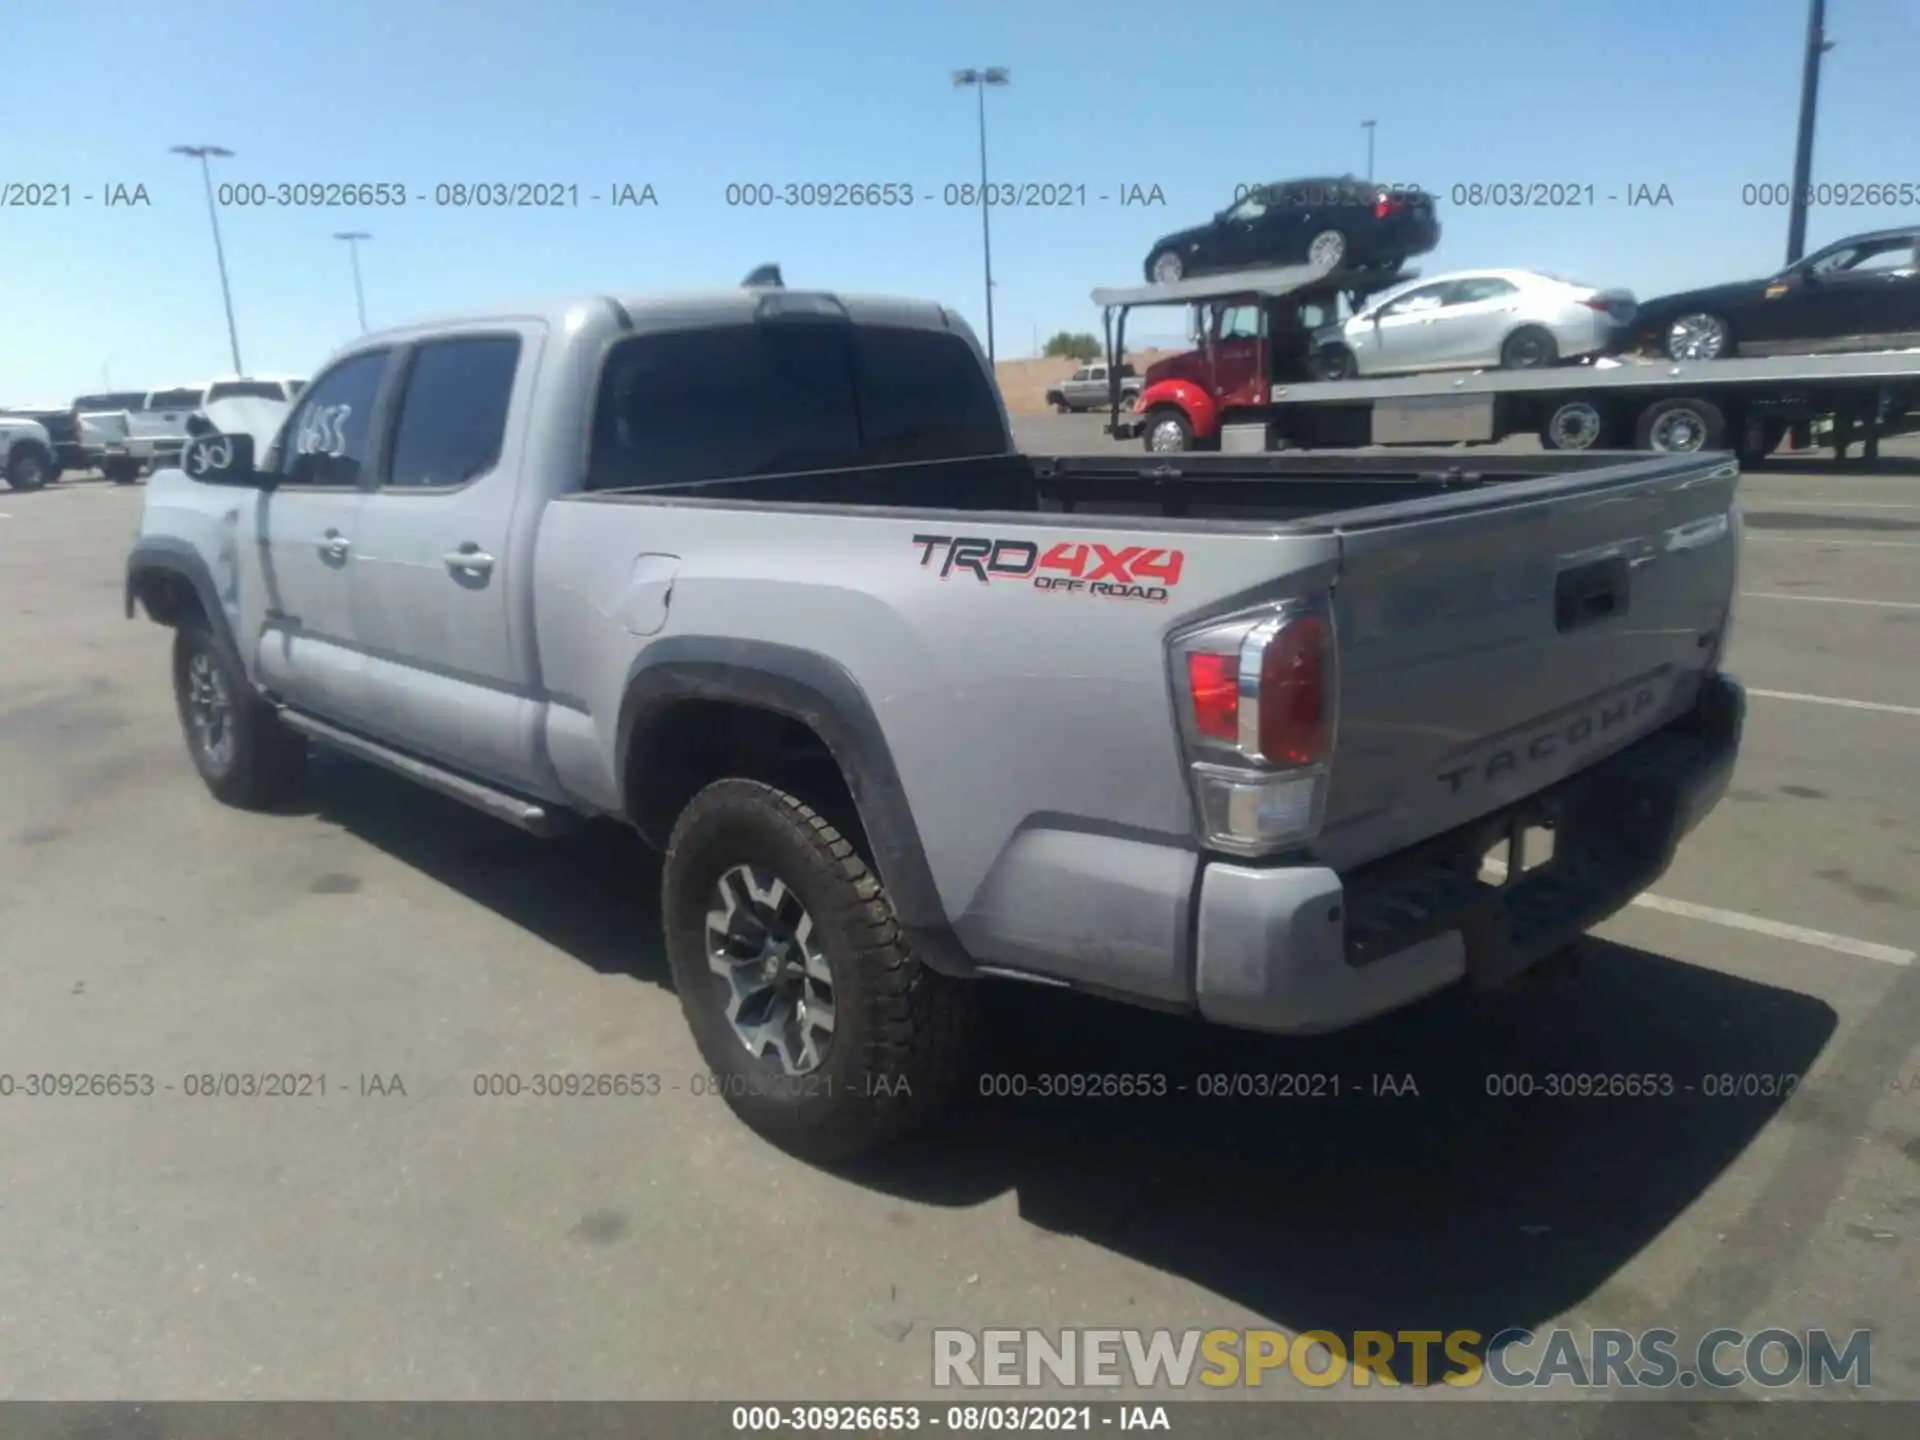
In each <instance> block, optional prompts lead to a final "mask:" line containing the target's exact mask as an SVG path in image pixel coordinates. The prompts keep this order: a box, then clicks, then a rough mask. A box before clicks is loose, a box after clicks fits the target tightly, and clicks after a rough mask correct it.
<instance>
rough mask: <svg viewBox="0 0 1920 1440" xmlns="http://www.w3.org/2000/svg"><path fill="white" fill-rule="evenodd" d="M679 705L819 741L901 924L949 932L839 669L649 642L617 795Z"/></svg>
mask: <svg viewBox="0 0 1920 1440" xmlns="http://www.w3.org/2000/svg"><path fill="white" fill-rule="evenodd" d="M683 700H719V701H730V702H733V703H735V704H740V705H747V706H752V707H755V708H758V709H762V710H770V711H773V712H774V713H776V714H780V715H784V716H786V717H788V718H789V719H792V720H797V721H799V722H800V723H801V724H803V725H805V726H806V727H807V728H808V729H810V730H812V731H813V733H814V734H816V735H818V736H819V737H820V739H821V740H822V741H823V742H824V743H825V745H826V747H827V750H828V751H829V753H831V754H832V756H833V758H834V761H835V763H836V764H837V765H838V766H839V767H840V773H841V775H842V776H843V777H844V778H845V779H846V782H847V788H848V790H850V791H851V792H852V794H853V803H854V806H855V808H856V809H857V810H858V811H859V814H860V823H861V824H862V826H864V827H865V829H866V832H867V839H868V841H869V843H870V844H871V845H872V847H873V861H874V866H875V868H876V869H877V870H878V871H879V872H880V882H881V883H882V884H883V885H885V886H886V887H887V893H888V896H889V897H890V898H891V900H892V902H893V909H894V914H895V915H896V916H897V917H898V919H899V921H900V923H901V924H902V925H903V926H906V927H907V928H908V929H909V930H913V931H915V932H934V931H944V930H945V929H946V928H947V924H948V921H947V915H946V908H945V906H944V905H943V904H942V903H941V900H940V891H939V887H938V886H937V885H935V883H934V878H933V871H932V868H931V867H930V866H929V865H928V863H927V857H926V851H925V849H924V848H923V846H922V844H921V841H920V829H919V826H918V825H917V824H915V822H914V818H913V809H912V807H911V806H910V805H909V804H908V802H907V795H906V791H905V790H904V789H903V788H902V786H901V783H900V772H899V770H898V768H897V767H896V766H895V764H894V760H893V752H892V750H891V749H890V748H889V747H888V745H887V740H886V735H885V733H884V732H883V731H882V730H881V728H880V721H879V717H878V716H876V715H875V714H874V710H873V705H872V703H871V702H870V701H869V700H868V699H867V696H866V692H865V691H863V690H862V689H861V688H860V683H859V682H858V681H857V680H855V679H854V678H853V676H852V674H851V673H849V672H848V670H847V669H846V667H845V666H843V665H841V664H840V663H839V662H838V661H836V660H833V659H830V658H829V657H827V656H825V655H822V654H820V653H819V652H818V651H814V650H803V649H800V648H799V647H797V646H791V645H778V644H773V643H771V642H768V641H762V640H741V639H735V638H732V637H729V636H723V635H674V636H669V637H667V638H665V639H661V640H657V641H655V642H654V643H653V644H651V645H649V646H647V648H646V649H645V650H643V651H641V652H640V655H639V657H638V658H637V659H635V661H634V662H633V666H632V668H631V669H629V670H628V672H627V681H626V688H625V691H624V693H623V694H622V697H621V702H620V716H619V721H618V728H617V731H616V736H615V742H614V743H615V747H616V748H615V751H614V780H615V784H616V785H617V787H618V793H619V794H620V795H621V796H622V797H623V799H625V798H626V797H628V796H630V795H631V794H632V793H633V791H632V789H631V788H630V779H631V777H629V775H628V773H627V762H628V757H629V756H630V755H632V754H633V753H634V750H635V746H636V741H638V742H639V743H641V744H644V743H645V740H646V735H647V731H648V730H649V729H650V728H651V727H652V726H654V725H656V724H658V723H659V722H660V721H661V720H663V719H664V718H665V716H666V715H667V713H668V711H669V710H671V708H672V707H673V706H674V705H675V704H676V703H678V702H680V701H683ZM629 808H630V809H631V808H632V807H631V806H629ZM629 818H630V819H631V818H633V817H632V816H631V815H630V816H629ZM650 838H651V837H650ZM929 958H930V959H931V958H932V957H929ZM935 963H936V965H937V968H942V969H944V968H947V967H946V966H945V965H939V964H938V962H937V961H935Z"/></svg>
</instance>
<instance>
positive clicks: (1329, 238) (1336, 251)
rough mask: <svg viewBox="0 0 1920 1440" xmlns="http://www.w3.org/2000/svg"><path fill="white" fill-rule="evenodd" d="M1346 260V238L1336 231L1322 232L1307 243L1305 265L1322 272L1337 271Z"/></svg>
mask: <svg viewBox="0 0 1920 1440" xmlns="http://www.w3.org/2000/svg"><path fill="white" fill-rule="evenodd" d="M1346 259H1347V237H1346V236H1345V235H1342V234H1341V233H1340V232H1339V231H1338V230H1322V231H1321V232H1320V233H1319V234H1318V235H1316V236H1314V237H1313V238H1312V239H1311V240H1309V241H1308V242H1307V263H1308V264H1309V265H1314V266H1317V267H1319V268H1320V269H1322V270H1338V269H1339V268H1340V267H1341V266H1342V265H1343V264H1345V263H1346Z"/></svg>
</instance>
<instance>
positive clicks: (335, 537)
mask: <svg viewBox="0 0 1920 1440" xmlns="http://www.w3.org/2000/svg"><path fill="white" fill-rule="evenodd" d="M352 548H353V546H352V544H351V543H350V542H349V541H348V539H347V537H346V536H344V535H342V534H341V533H340V532H339V531H338V530H329V531H327V533H326V534H324V535H322V536H321V537H320V544H319V550H320V557H321V558H322V559H323V560H344V559H346V558H347V552H348V551H349V550H351V549H352Z"/></svg>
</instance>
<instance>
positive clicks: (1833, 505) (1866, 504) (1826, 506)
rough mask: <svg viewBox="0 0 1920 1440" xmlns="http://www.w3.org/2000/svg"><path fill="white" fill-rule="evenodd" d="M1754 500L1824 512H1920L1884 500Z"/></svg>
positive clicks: (1769, 497) (1815, 497) (1805, 497)
mask: <svg viewBox="0 0 1920 1440" xmlns="http://www.w3.org/2000/svg"><path fill="white" fill-rule="evenodd" d="M1753 499H1764V501H1768V503H1770V505H1791V503H1795V501H1797V503H1803V505H1818V507H1820V509H1822V511H1920V505H1891V503H1887V501H1884V499H1820V497H1818V495H1759V493H1755V495H1753Z"/></svg>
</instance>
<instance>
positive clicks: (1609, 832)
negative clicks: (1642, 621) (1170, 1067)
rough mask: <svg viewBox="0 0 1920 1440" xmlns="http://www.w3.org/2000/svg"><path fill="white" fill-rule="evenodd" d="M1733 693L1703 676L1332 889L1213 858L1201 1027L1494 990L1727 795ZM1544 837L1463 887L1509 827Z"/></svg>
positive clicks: (1652, 872)
mask: <svg viewBox="0 0 1920 1440" xmlns="http://www.w3.org/2000/svg"><path fill="white" fill-rule="evenodd" d="M1745 709H1746V699H1745V692H1744V691H1743V690H1742V689H1741V688H1740V686H1739V685H1738V684H1737V683H1736V682H1734V681H1733V680H1731V679H1729V678H1726V677H1724V676H1716V677H1712V678H1710V679H1708V680H1707V681H1706V682H1705V683H1704V685H1703V686H1702V689H1701V694H1700V698H1699V701H1698V703H1697V704H1696V705H1695V707H1694V708H1693V710H1692V711H1690V712H1689V713H1688V714H1687V715H1685V716H1683V717H1682V718H1681V719H1679V720H1677V721H1675V722H1674V723H1672V724H1670V725H1668V726H1666V727H1665V728H1663V729H1661V730H1659V731H1657V732H1655V733H1654V734H1652V735H1649V736H1647V737H1646V738H1645V739H1642V740H1640V741H1637V742H1636V743H1635V744H1633V745H1631V746H1629V747H1627V748H1626V749H1625V750H1622V751H1621V752H1619V753H1618V754H1616V755H1613V756H1611V757H1609V758H1608V759H1606V760H1604V761H1602V762H1600V763H1599V764H1598V765H1595V766H1592V767H1591V768H1589V769H1587V770H1584V771H1582V772H1580V773H1579V774H1577V775H1574V776H1572V777H1570V778H1569V779H1567V780H1565V781H1563V782H1561V784H1559V785H1557V786H1555V787H1553V788H1552V789H1550V790H1547V791H1545V792H1542V793H1541V794H1539V795H1536V796H1532V797H1529V798H1528V799H1527V800H1525V801H1523V802H1521V803H1520V804H1518V805H1515V806H1512V807H1509V808H1508V809H1506V810H1503V811H1499V812H1496V813H1495V814H1493V815H1489V816H1487V817H1485V818H1483V819H1481V820H1478V821H1475V822H1474V823H1473V824H1472V825H1470V826H1465V827H1462V828H1461V829H1460V830H1457V831H1453V832H1450V833H1448V834H1446V835H1442V836H1439V837H1437V838H1436V839H1434V840H1432V841H1429V842H1427V843H1425V844H1423V845H1421V846H1418V847H1416V848H1415V849H1413V850H1410V851H1408V852H1405V853H1403V854H1400V855H1394V856H1390V857H1388V858H1387V859H1385V860H1382V861H1379V862H1377V863H1375V864H1373V865H1370V866H1367V867H1365V868H1363V869H1361V870H1358V871H1354V872H1352V873H1350V874H1349V875H1347V876H1345V877H1342V876H1340V875H1337V874H1335V873H1334V872H1333V871H1332V870H1329V869H1325V868H1323V867H1317V866H1298V865H1295V866H1280V867H1258V866H1252V865H1242V864H1233V863H1228V862H1224V861H1216V862H1213V863H1210V864H1208V865H1207V866H1206V868H1205V871H1204V873H1203V875H1202V878H1201V883H1200V889H1199V897H1198V914H1197V915H1196V917H1195V921H1196V924H1195V935H1196V937H1197V945H1196V954H1195V961H1194V989H1195V996H1196V999H1197V1001H1198V1004H1199V1009H1200V1012H1201V1014H1202V1015H1204V1016H1205V1017H1206V1018H1207V1019H1209V1020H1213V1021H1217V1022H1219V1023H1221V1024H1226V1025H1235V1026H1241V1027H1244V1028H1247V1029H1254V1030H1268V1031H1278V1032H1286V1033H1299V1034H1303V1033H1312V1032H1315V1031H1324V1030H1336V1029H1340V1028H1342V1027H1344V1026H1347V1025H1352V1024H1355V1023H1357V1022H1359V1021H1362V1020H1366V1019H1368V1018H1370V1017H1372V1016H1375V1015H1379V1014H1383V1013H1385V1012H1386V1011H1389V1010H1393V1009H1396V1008H1398V1007H1399V1006H1402V1005H1405V1004H1407V1003H1409V1002H1411V1001H1414V1000H1418V999H1420V998H1422V997H1423V996H1426V995H1429V994H1432V993H1433V992H1434V991H1437V990H1440V989H1443V988H1444V987H1446V986H1448V985H1450V984H1452V983H1454V982H1456V981H1459V980H1463V979H1464V980H1469V981H1471V982H1474V983H1477V984H1484V985H1489V986H1493V985H1499V984H1502V983H1505V982H1506V981H1508V980H1511V979H1512V978H1514V977H1515V976H1517V975H1519V974H1520V973H1522V972H1523V971H1525V970H1526V969H1527V968H1528V967H1530V966H1531V965H1533V964H1534V963H1535V962H1537V961H1539V960H1541V959H1544V958H1545V957H1546V956H1548V955H1550V954H1552V953H1553V952H1554V951H1556V950H1559V949H1561V948H1563V947H1564V946H1566V945H1567V944H1569V943H1570V942H1571V941H1573V940H1574V939H1576V938H1578V937H1579V936H1580V935H1581V934H1583V933H1584V932H1585V931H1587V930H1588V929H1590V928H1592V927H1593V926H1594V925H1597V924H1598V923H1599V922H1600V921H1602V920H1604V919H1606V918H1607V916H1609V915H1611V914H1613V913H1614V912H1615V911H1617V910H1619V909H1620V908H1621V907H1623V906H1624V905H1626V904H1627V902H1628V901H1630V900H1631V899H1632V898H1633V897H1634V896H1635V895H1637V894H1639V893H1640V892H1641V891H1642V890H1643V889H1645V888H1646V887H1647V886H1648V885H1650V884H1652V883H1653V881H1654V880H1655V879H1656V878H1657V877H1658V876H1659V875H1660V874H1661V872H1663V871H1664V870H1665V869H1666V868H1667V866H1668V865H1669V864H1670V863H1671V862H1672V859H1673V854H1674V851H1675V850H1676V848H1677V847H1678V846H1679V844H1680V841H1681V839H1682V838H1683V837H1684V836H1685V835H1686V834H1687V832H1688V831H1690V830H1692V829H1693V828H1694V826H1696V825H1698V824H1699V823H1700V821H1701V820H1702V819H1703V818H1704V817H1705V816H1706V815H1707V813H1708V812H1709V811H1711V810H1712V809H1713V807H1714V806H1715V805H1716V804H1718V803H1719V800H1720V797H1721V796H1722V795H1723V794H1724V793H1725V792H1726V788H1727V784H1728V782H1729V780H1730V779H1731V777H1732V774H1733V765H1734V759H1735V756H1736V755H1737V753H1738V750H1739V745H1740V732H1741V727H1742V724H1743V721H1744V717H1745ZM1541 824H1546V825H1551V827H1552V828H1553V831H1554V855H1553V859H1552V860H1551V861H1550V862H1549V863H1548V864H1546V865H1543V866H1541V867H1539V868H1537V869H1534V870H1530V871H1527V872H1525V873H1524V874H1519V875H1509V876H1508V877H1507V880H1506V882H1505V883H1504V884H1490V883H1486V882H1483V881H1482V880H1480V879H1479V878H1478V870H1479V864H1480V857H1481V856H1482V855H1484V854H1485V853H1486V852H1487V850H1489V849H1491V848H1492V847H1493V846H1494V845H1496V844H1498V843H1499V841H1500V840H1501V839H1502V838H1505V837H1506V836H1507V835H1508V834H1510V833H1511V832H1513V831H1514V830H1516V829H1518V828H1521V827H1526V826H1532V825H1541Z"/></svg>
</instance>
